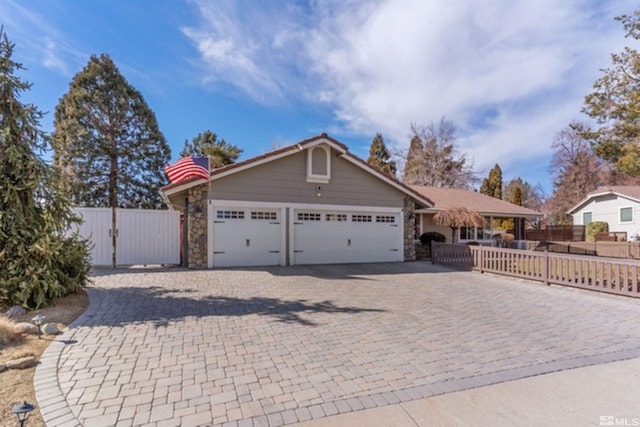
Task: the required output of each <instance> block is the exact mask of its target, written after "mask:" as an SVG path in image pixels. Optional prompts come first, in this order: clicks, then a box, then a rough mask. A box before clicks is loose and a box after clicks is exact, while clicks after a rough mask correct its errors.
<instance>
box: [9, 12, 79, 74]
mask: <svg viewBox="0 0 640 427" xmlns="http://www.w3.org/2000/svg"><path fill="white" fill-rule="evenodd" d="M47 7H49V8H53V7H54V6H51V5H48V6H47ZM47 10H48V12H49V13H51V14H55V13H56V11H54V10H51V9H47ZM0 16H2V17H3V18H4V21H3V22H2V24H3V25H4V30H5V31H6V33H7V35H8V37H9V39H10V40H12V41H14V42H16V44H17V45H18V48H19V49H18V50H17V53H18V54H19V55H21V56H22V57H26V61H25V62H29V63H39V64H42V65H43V66H44V67H46V68H48V69H50V70H53V71H55V72H57V73H60V74H62V75H64V76H70V75H71V73H70V71H69V65H68V64H73V66H75V65H76V64H77V63H78V62H79V61H81V60H83V61H84V60H86V58H87V55H85V54H84V53H82V52H79V51H78V50H77V49H76V48H75V47H73V43H71V42H69V41H68V38H67V37H65V36H64V35H63V34H62V33H61V32H60V30H58V29H57V28H56V27H55V25H53V24H52V23H51V22H50V20H49V19H47V17H46V16H45V15H44V14H42V13H39V12H37V11H34V10H32V9H30V8H28V7H27V6H24V5H23V4H22V3H20V2H15V1H12V0H4V1H3V2H0Z"/></svg>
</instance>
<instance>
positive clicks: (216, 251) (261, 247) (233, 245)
mask: <svg viewBox="0 0 640 427" xmlns="http://www.w3.org/2000/svg"><path fill="white" fill-rule="evenodd" d="M211 212H212V217H213V221H212V224H211V225H212V228H211V232H212V237H213V239H212V241H213V251H212V252H213V266H214V267H239V266H247V267H249V266H268V265H280V264H281V263H282V262H281V259H283V255H284V251H283V247H282V246H283V241H284V239H283V223H282V212H281V210H280V209H277V208H271V209H269V208H264V207H255V208H242V207H224V206H218V207H213V208H212V209H211Z"/></svg>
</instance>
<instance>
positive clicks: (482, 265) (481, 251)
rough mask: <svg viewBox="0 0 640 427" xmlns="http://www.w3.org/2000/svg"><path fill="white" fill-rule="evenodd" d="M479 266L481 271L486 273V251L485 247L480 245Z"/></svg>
mask: <svg viewBox="0 0 640 427" xmlns="http://www.w3.org/2000/svg"><path fill="white" fill-rule="evenodd" d="M478 249H479V251H478V266H479V267H480V273H481V274H484V252H485V249H484V248H483V247H482V246H478Z"/></svg>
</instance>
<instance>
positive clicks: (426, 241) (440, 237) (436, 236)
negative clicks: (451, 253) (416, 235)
mask: <svg viewBox="0 0 640 427" xmlns="http://www.w3.org/2000/svg"><path fill="white" fill-rule="evenodd" d="M446 241H447V238H446V237H445V235H444V234H441V233H438V232H437V231H427V232H426V233H422V234H421V235H420V243H422V244H423V245H425V246H428V247H429V249H431V242H439V243H444V242H446Z"/></svg>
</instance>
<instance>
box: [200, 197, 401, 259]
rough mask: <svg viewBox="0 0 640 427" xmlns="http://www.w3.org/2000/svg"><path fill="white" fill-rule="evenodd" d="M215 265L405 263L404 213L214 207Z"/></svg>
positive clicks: (211, 208)
mask: <svg viewBox="0 0 640 427" xmlns="http://www.w3.org/2000/svg"><path fill="white" fill-rule="evenodd" d="M209 214H210V215H209V218H210V228H209V230H210V234H211V238H210V240H209V242H210V248H211V249H210V250H209V255H210V258H209V259H210V266H212V267H235V266H266V265H295V264H337V263H365V262H396V261H403V256H404V255H403V252H402V246H403V241H402V235H403V233H402V226H401V225H402V224H401V213H400V210H399V209H398V210H383V211H376V210H371V211H369V210H340V209H328V208H314V207H306V206H305V207H273V208H268V207H267V208H265V207H256V208H252V207H237V206H215V205H214V206H211V207H210V210H209Z"/></svg>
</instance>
